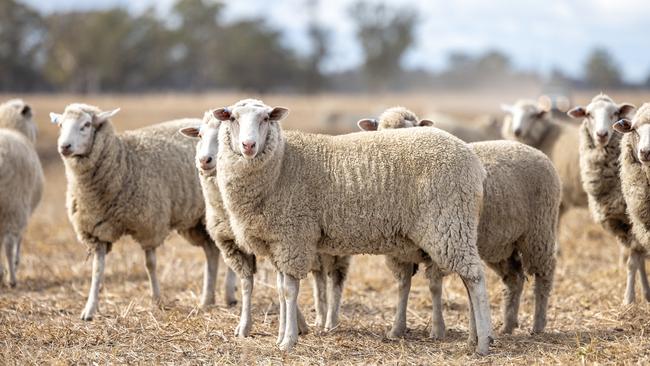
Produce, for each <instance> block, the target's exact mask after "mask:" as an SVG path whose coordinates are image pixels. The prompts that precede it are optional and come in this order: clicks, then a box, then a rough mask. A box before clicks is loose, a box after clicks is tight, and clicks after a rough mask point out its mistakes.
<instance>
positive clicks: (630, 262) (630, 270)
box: [623, 250, 639, 305]
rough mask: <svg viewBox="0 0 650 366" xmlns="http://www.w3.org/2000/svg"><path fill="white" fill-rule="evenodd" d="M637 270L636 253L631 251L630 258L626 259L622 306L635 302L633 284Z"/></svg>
mask: <svg viewBox="0 0 650 366" xmlns="http://www.w3.org/2000/svg"><path fill="white" fill-rule="evenodd" d="M638 269H639V262H638V260H637V255H636V251H634V250H632V251H631V252H630V256H629V257H628V258H627V284H626V286H625V297H624V299H623V304H624V305H629V304H632V303H633V302H634V300H635V294H634V282H635V280H636V279H635V277H636V272H637V270H638Z"/></svg>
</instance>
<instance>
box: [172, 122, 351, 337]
mask: <svg viewBox="0 0 650 366" xmlns="http://www.w3.org/2000/svg"><path fill="white" fill-rule="evenodd" d="M220 125H221V121H218V120H217V119H215V118H214V116H213V115H212V111H208V112H206V113H205V115H204V117H203V122H202V124H201V125H200V126H198V127H185V128H182V129H181V130H180V132H181V133H182V134H183V135H185V136H188V137H191V138H197V137H198V138H199V142H198V144H197V148H196V159H195V163H196V167H197V170H198V172H199V177H200V181H201V187H202V189H203V195H204V197H205V202H206V226H207V230H208V233H209V234H210V236H211V237H212V238H213V239H214V241H215V243H216V244H217V246H218V247H219V249H221V253H222V254H223V258H224V261H225V262H226V264H227V265H228V266H229V267H230V268H232V269H233V270H234V271H235V272H236V273H237V275H238V276H239V278H240V280H241V289H242V290H241V291H242V310H241V316H240V321H239V325H238V326H237V328H235V336H237V337H242V338H243V337H248V335H249V334H250V329H251V323H252V319H251V296H252V292H253V282H254V277H253V275H254V274H255V272H256V268H257V267H256V258H255V255H254V254H253V253H252V251H251V250H250V248H248V247H246V246H245V245H238V243H237V242H236V241H235V234H234V233H233V231H232V229H231V228H230V224H229V222H228V215H227V213H226V211H225V209H224V207H223V201H222V199H221V193H220V192H219V188H218V186H217V170H216V159H214V158H213V157H215V156H216V154H217V149H216V145H210V144H207V143H204V140H207V141H209V140H210V139H211V138H214V139H216V137H217V134H218V133H219V126H220ZM349 263H350V258H349V257H348V256H344V257H336V256H329V255H326V254H323V255H320V256H319V257H318V258H316V260H315V262H314V263H313V264H312V269H311V273H312V275H313V278H314V288H315V291H314V304H315V305H316V326H318V327H321V328H325V330H329V329H333V328H334V327H336V325H337V324H338V312H339V308H340V303H341V292H342V289H343V282H344V281H345V277H346V275H347V271H348V267H349ZM326 276H327V279H329V281H327V279H326ZM281 304H282V303H281ZM298 314H299V315H298V321H299V329H300V333H301V334H304V333H307V331H308V327H307V324H306V322H305V321H304V318H303V317H302V315H301V314H300V312H299V313H298Z"/></svg>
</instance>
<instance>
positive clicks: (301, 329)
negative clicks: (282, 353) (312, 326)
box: [296, 306, 309, 335]
mask: <svg viewBox="0 0 650 366" xmlns="http://www.w3.org/2000/svg"><path fill="white" fill-rule="evenodd" d="M296 309H297V310H296V312H297V314H298V315H297V317H298V334H299V335H305V334H309V325H308V324H307V321H306V320H305V316H304V315H302V311H300V306H297V307H296Z"/></svg>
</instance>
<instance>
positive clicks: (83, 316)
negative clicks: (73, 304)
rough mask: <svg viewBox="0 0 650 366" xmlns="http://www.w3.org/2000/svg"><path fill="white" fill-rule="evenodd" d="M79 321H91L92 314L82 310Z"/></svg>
mask: <svg viewBox="0 0 650 366" xmlns="http://www.w3.org/2000/svg"><path fill="white" fill-rule="evenodd" d="M80 318H81V320H85V321H91V320H93V314H92V313H91V312H90V311H89V310H84V311H83V312H81V317H80Z"/></svg>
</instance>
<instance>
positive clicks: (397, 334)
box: [386, 328, 406, 339]
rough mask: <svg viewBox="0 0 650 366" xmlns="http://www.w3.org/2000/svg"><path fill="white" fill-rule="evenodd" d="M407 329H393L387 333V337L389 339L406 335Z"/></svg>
mask: <svg viewBox="0 0 650 366" xmlns="http://www.w3.org/2000/svg"><path fill="white" fill-rule="evenodd" d="M404 333H406V332H405V329H403V328H398V329H391V330H390V331H389V332H388V333H386V338H388V339H399V338H403V337H404Z"/></svg>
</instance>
